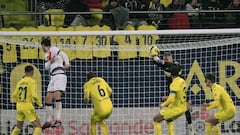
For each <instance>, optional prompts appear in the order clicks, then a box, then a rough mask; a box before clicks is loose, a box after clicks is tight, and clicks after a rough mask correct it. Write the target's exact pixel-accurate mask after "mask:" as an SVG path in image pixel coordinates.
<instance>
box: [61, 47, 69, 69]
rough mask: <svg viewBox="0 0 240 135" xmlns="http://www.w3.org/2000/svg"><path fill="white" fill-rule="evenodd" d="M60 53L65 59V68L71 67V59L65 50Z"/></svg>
mask: <svg viewBox="0 0 240 135" xmlns="http://www.w3.org/2000/svg"><path fill="white" fill-rule="evenodd" d="M59 55H60V56H62V58H63V60H64V63H65V65H64V69H68V68H69V59H68V56H67V54H66V53H64V52H63V51H60V52H59Z"/></svg>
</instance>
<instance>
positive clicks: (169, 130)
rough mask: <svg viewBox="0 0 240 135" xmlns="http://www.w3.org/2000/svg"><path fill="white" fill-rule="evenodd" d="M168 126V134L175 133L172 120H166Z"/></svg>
mask: <svg viewBox="0 0 240 135" xmlns="http://www.w3.org/2000/svg"><path fill="white" fill-rule="evenodd" d="M166 123H167V128H168V135H174V125H173V122H172V121H166Z"/></svg>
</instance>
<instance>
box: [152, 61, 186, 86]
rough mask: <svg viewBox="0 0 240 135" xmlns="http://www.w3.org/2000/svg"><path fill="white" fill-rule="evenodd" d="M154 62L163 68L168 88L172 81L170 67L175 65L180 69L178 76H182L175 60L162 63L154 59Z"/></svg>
mask: <svg viewBox="0 0 240 135" xmlns="http://www.w3.org/2000/svg"><path fill="white" fill-rule="evenodd" d="M154 63H155V64H156V65H158V66H160V67H161V68H162V69H163V70H164V74H165V75H166V79H167V85H168V88H169V86H170V84H171V83H172V78H171V73H170V68H171V67H173V66H177V67H178V68H179V69H180V70H179V73H178V75H179V76H180V77H182V68H181V66H180V64H179V63H178V62H177V61H173V63H171V62H164V64H162V63H157V62H155V61H154ZM182 78H183V77H182Z"/></svg>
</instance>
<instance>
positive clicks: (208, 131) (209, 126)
mask: <svg viewBox="0 0 240 135" xmlns="http://www.w3.org/2000/svg"><path fill="white" fill-rule="evenodd" d="M205 126H206V135H211V134H212V124H211V123H205Z"/></svg>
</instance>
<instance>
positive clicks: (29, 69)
mask: <svg viewBox="0 0 240 135" xmlns="http://www.w3.org/2000/svg"><path fill="white" fill-rule="evenodd" d="M32 71H33V66H31V65H28V66H26V67H25V73H31V72H32Z"/></svg>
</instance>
